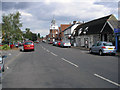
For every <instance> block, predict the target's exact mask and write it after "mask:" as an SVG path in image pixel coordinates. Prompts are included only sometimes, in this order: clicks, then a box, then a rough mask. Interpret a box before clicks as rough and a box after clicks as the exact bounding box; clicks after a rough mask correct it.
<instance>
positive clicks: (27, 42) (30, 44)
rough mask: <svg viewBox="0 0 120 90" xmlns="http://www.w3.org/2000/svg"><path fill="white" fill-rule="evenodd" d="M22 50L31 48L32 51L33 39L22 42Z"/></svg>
mask: <svg viewBox="0 0 120 90" xmlns="http://www.w3.org/2000/svg"><path fill="white" fill-rule="evenodd" d="M23 48H24V51H26V50H32V51H34V43H33V41H25V42H24V44H23Z"/></svg>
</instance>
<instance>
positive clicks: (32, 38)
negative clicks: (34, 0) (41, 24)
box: [23, 28, 37, 41]
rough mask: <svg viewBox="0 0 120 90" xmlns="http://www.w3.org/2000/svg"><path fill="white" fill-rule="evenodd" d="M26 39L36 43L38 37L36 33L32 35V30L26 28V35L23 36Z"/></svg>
mask: <svg viewBox="0 0 120 90" xmlns="http://www.w3.org/2000/svg"><path fill="white" fill-rule="evenodd" d="M23 36H24V38H27V39H29V40H31V41H36V40H37V35H36V34H35V33H32V32H31V31H30V28H26V34H24V35H23Z"/></svg>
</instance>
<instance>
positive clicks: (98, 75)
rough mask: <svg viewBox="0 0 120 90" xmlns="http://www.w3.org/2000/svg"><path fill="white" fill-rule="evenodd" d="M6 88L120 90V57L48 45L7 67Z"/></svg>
mask: <svg viewBox="0 0 120 90" xmlns="http://www.w3.org/2000/svg"><path fill="white" fill-rule="evenodd" d="M7 67H8V68H7V69H6V71H5V72H4V73H3V80H2V87H3V88H118V87H120V85H119V84H118V57H117V56H99V55H97V54H89V53H88V51H84V50H80V49H75V48H60V47H56V46H52V45H49V44H46V43H40V44H36V45H35V51H31V52H20V53H19V55H17V56H16V57H14V59H12V60H11V61H9V63H8V64H7Z"/></svg>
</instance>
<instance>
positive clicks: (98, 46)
mask: <svg viewBox="0 0 120 90" xmlns="http://www.w3.org/2000/svg"><path fill="white" fill-rule="evenodd" d="M100 48H101V42H98V43H97V46H96V52H97V53H99V50H100Z"/></svg>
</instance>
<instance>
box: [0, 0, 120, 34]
mask: <svg viewBox="0 0 120 90" xmlns="http://www.w3.org/2000/svg"><path fill="white" fill-rule="evenodd" d="M119 4H120V3H119ZM119 6H120V5H118V0H22V1H21V0H15V1H14V0H4V2H3V1H1V3H0V17H2V15H3V14H5V15H7V14H10V13H15V12H17V11H19V12H20V13H21V19H20V20H21V22H22V23H23V27H22V28H21V29H22V31H24V30H25V28H30V29H31V31H32V32H33V33H40V34H41V36H46V35H47V34H49V28H50V25H51V21H52V19H53V17H54V18H55V20H56V23H57V25H58V26H60V24H69V23H72V22H73V21H80V22H83V21H84V22H87V21H90V20H94V19H97V18H101V17H104V16H107V15H110V14H113V15H114V16H115V17H116V18H117V19H118V18H119V15H118V12H119V11H118V10H119V9H120V8H119Z"/></svg>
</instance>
